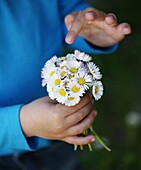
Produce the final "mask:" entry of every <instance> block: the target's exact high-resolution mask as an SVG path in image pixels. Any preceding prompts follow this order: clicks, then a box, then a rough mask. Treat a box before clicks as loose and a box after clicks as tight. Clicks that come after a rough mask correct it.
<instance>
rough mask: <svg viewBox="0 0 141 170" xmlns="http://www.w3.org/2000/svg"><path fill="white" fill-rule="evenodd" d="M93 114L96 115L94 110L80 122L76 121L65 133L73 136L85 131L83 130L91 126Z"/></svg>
mask: <svg viewBox="0 0 141 170" xmlns="http://www.w3.org/2000/svg"><path fill="white" fill-rule="evenodd" d="M95 116H96V112H95V111H92V112H91V113H90V114H89V115H88V116H87V117H85V118H84V119H83V120H82V121H81V122H80V123H77V124H76V125H74V126H72V127H70V128H69V129H68V130H67V131H66V135H68V136H74V135H79V134H81V133H83V132H85V130H87V129H88V128H89V127H90V126H91V124H92V123H93V121H94V119H95Z"/></svg>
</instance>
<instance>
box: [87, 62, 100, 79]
mask: <svg viewBox="0 0 141 170" xmlns="http://www.w3.org/2000/svg"><path fill="white" fill-rule="evenodd" d="M87 66H88V68H89V71H90V73H91V74H92V75H93V77H94V78H95V79H98V80H99V79H101V78H102V75H101V73H100V71H99V68H98V67H97V66H96V65H95V64H94V63H93V62H89V63H88V64H87Z"/></svg>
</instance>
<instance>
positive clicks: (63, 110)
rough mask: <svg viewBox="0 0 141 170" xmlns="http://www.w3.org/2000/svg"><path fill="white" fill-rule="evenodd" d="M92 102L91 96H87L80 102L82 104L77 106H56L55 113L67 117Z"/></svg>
mask: <svg viewBox="0 0 141 170" xmlns="http://www.w3.org/2000/svg"><path fill="white" fill-rule="evenodd" d="M90 101H91V99H90V97H89V95H88V94H85V95H84V96H83V97H82V99H81V100H80V102H79V103H78V104H76V105H75V106H65V105H63V104H56V105H55V107H54V112H56V113H58V114H59V116H62V117H66V116H68V115H70V114H73V113H74V112H76V111H78V110H79V109H81V108H82V107H84V106H85V105H87V104H88V103H89V102H90Z"/></svg>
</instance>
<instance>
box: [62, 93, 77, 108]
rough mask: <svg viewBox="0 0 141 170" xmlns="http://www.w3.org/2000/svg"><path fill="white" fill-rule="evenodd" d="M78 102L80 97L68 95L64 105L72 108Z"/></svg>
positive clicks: (72, 94)
mask: <svg viewBox="0 0 141 170" xmlns="http://www.w3.org/2000/svg"><path fill="white" fill-rule="evenodd" d="M79 102H80V97H79V96H76V95H75V94H74V93H71V92H70V93H69V94H68V97H67V100H66V102H65V105H67V106H74V105H76V104H78V103H79Z"/></svg>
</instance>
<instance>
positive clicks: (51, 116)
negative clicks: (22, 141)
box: [20, 94, 96, 145]
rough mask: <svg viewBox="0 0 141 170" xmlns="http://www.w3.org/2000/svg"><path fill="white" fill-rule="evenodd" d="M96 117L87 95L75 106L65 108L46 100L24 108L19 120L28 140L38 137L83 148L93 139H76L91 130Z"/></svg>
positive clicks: (93, 138) (91, 136)
mask: <svg viewBox="0 0 141 170" xmlns="http://www.w3.org/2000/svg"><path fill="white" fill-rule="evenodd" d="M95 116H96V111H94V110H93V109H92V101H91V98H90V97H89V95H88V94H86V95H85V96H84V97H83V98H82V99H81V101H80V103H79V104H77V105H75V106H71V107H68V106H65V105H62V104H58V103H56V102H55V101H52V100H50V99H49V97H43V98H40V99H38V100H35V101H33V102H31V103H29V104H27V105H25V106H23V107H22V108H21V112H20V120H21V126H22V128H23V132H24V133H25V136H26V137H31V136H39V137H43V138H46V139H53V140H62V141H65V142H68V143H71V144H77V145H84V144H88V143H90V142H92V141H94V140H95V137H94V136H93V135H89V136H87V137H82V136H77V135H79V134H81V133H83V132H84V131H85V130H86V129H88V128H89V127H90V125H91V124H92V123H93V121H94V118H95Z"/></svg>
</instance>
